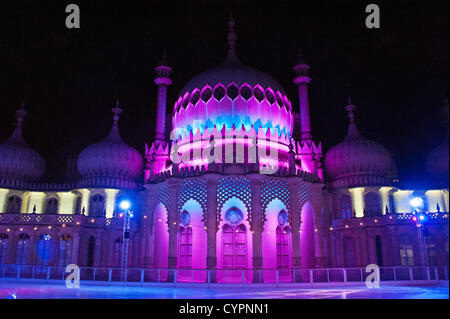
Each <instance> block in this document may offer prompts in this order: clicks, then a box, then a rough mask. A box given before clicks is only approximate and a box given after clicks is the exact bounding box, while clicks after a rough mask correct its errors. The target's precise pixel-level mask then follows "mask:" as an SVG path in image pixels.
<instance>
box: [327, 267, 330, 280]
mask: <svg viewBox="0 0 450 319" xmlns="http://www.w3.org/2000/svg"><path fill="white" fill-rule="evenodd" d="M327 282H328V283H329V282H330V268H327Z"/></svg>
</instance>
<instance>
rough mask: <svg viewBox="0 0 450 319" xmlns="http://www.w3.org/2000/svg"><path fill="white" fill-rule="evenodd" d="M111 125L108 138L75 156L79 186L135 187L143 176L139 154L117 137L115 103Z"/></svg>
mask: <svg viewBox="0 0 450 319" xmlns="http://www.w3.org/2000/svg"><path fill="white" fill-rule="evenodd" d="M112 112H113V113H114V123H113V126H112V128H111V131H110V133H109V135H108V137H107V138H106V139H105V140H103V141H101V142H99V143H96V144H92V145H89V146H88V147H86V148H85V149H84V150H83V151H82V152H81V153H80V156H79V157H78V171H79V172H80V174H81V176H82V180H81V181H80V185H79V186H83V187H117V188H136V187H137V185H138V184H137V180H138V178H139V177H140V176H141V174H142V168H143V160H142V155H141V154H140V153H139V152H138V151H137V150H136V149H134V148H133V147H131V146H128V145H127V144H126V143H125V142H124V141H123V140H122V138H121V137H120V134H119V126H118V121H119V114H120V113H122V110H121V109H120V108H119V106H118V104H117V106H116V107H114V108H113V109H112Z"/></svg>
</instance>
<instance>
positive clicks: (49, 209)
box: [45, 198, 58, 214]
mask: <svg viewBox="0 0 450 319" xmlns="http://www.w3.org/2000/svg"><path fill="white" fill-rule="evenodd" d="M45 213H46V214H56V213H58V199H56V198H49V199H48V200H47V205H46V208H45Z"/></svg>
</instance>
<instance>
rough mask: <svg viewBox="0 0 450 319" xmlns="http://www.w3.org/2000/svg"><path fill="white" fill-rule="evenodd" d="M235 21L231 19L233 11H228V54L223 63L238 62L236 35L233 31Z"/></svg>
mask: <svg viewBox="0 0 450 319" xmlns="http://www.w3.org/2000/svg"><path fill="white" fill-rule="evenodd" d="M234 26H235V22H234V19H233V13H232V12H231V13H230V20H229V21H228V35H227V41H228V56H227V59H226V60H225V63H240V61H239V58H238V57H237V54H236V39H237V35H236V32H235V31H234Z"/></svg>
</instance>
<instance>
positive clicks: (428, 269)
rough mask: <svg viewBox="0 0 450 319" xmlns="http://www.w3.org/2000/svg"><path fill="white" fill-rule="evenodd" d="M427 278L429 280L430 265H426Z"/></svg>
mask: <svg viewBox="0 0 450 319" xmlns="http://www.w3.org/2000/svg"><path fill="white" fill-rule="evenodd" d="M427 280H428V281H430V280H431V276H430V267H427Z"/></svg>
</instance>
